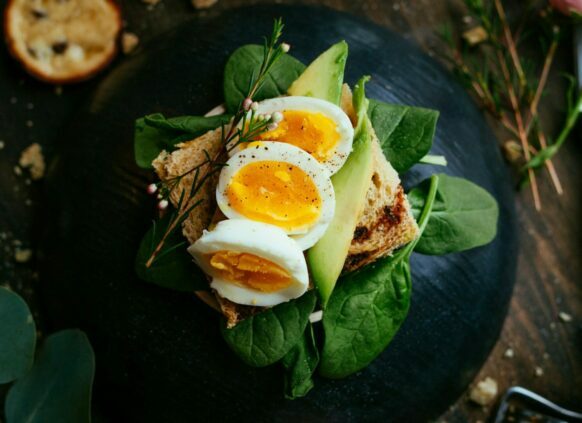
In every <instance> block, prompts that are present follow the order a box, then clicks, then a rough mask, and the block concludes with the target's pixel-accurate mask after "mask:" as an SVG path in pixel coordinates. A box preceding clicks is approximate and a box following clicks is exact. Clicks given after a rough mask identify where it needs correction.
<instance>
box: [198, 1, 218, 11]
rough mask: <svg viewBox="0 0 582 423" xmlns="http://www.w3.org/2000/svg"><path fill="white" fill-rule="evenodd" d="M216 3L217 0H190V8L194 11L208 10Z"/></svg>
mask: <svg viewBox="0 0 582 423" xmlns="http://www.w3.org/2000/svg"><path fill="white" fill-rule="evenodd" d="M216 3H218V0H192V6H194V8H195V9H198V10H200V9H208V8H209V7H212V6H214V5H215V4H216Z"/></svg>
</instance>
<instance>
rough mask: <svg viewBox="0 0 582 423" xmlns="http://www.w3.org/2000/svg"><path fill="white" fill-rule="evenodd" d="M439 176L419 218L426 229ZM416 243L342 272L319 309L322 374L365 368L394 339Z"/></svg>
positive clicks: (404, 306) (405, 306) (406, 295)
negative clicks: (357, 268) (324, 304)
mask: <svg viewBox="0 0 582 423" xmlns="http://www.w3.org/2000/svg"><path fill="white" fill-rule="evenodd" d="M437 186H438V177H436V176H433V177H432V178H431V187H430V191H429V195H428V197H427V202H426V206H425V207H424V209H423V212H422V216H421V217H420V219H419V225H420V230H421V232H422V231H423V230H424V228H425V227H426V223H427V221H428V217H429V215H430V210H431V207H432V202H433V201H434V198H435V195H436V189H437ZM414 245H415V242H411V243H410V244H408V245H407V246H405V247H404V248H402V249H401V250H399V251H398V252H397V253H396V254H394V255H393V256H392V257H386V258H384V259H381V260H378V261H377V262H375V263H373V264H371V265H368V266H366V267H364V268H362V269H361V270H359V271H357V272H354V273H349V274H347V275H345V276H343V277H342V278H341V279H340V280H339V282H338V286H337V287H336V289H335V291H334V292H333V294H332V296H331V298H330V300H329V302H328V304H327V308H326V309H325V311H324V313H323V329H324V331H325V341H324V345H323V351H322V357H321V366H320V373H321V375H322V376H325V377H328V378H333V379H339V378H342V377H346V376H348V375H350V374H352V373H354V372H357V371H358V370H360V369H362V368H364V367H366V366H367V365H368V364H369V363H370V362H371V361H372V360H374V359H375V358H376V357H377V356H378V355H379V354H380V353H381V352H382V351H383V350H384V349H385V348H386V346H387V345H388V344H389V343H390V341H391V340H392V339H393V338H394V335H395V334H396V332H397V331H398V329H400V326H401V325H402V322H403V321H404V319H405V318H406V315H407V314H408V308H409V307H410V294H411V277H410V265H409V258H410V254H411V253H412V250H413V249H414Z"/></svg>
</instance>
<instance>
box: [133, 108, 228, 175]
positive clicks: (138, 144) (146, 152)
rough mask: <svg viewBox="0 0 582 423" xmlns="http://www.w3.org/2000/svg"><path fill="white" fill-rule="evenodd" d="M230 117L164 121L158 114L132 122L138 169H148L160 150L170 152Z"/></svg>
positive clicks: (222, 123) (200, 117) (196, 117)
mask: <svg viewBox="0 0 582 423" xmlns="http://www.w3.org/2000/svg"><path fill="white" fill-rule="evenodd" d="M229 121H230V116H227V115H222V116H211V117H204V116H180V117H173V118H166V117H164V115H162V114H161V113H155V114H151V115H147V116H145V117H143V118H140V119H137V120H136V121H135V132H134V153H135V162H136V163H137V165H138V166H139V167H142V168H145V169H147V168H151V167H152V161H153V160H154V159H155V158H156V157H158V155H159V154H160V152H161V151H162V150H167V151H172V150H174V148H175V145H176V144H178V143H180V142H184V141H189V140H192V139H194V138H196V137H198V136H200V135H202V134H204V133H205V132H208V131H210V130H212V129H216V128H218V127H219V126H221V125H226V124H227V123H228V122H229Z"/></svg>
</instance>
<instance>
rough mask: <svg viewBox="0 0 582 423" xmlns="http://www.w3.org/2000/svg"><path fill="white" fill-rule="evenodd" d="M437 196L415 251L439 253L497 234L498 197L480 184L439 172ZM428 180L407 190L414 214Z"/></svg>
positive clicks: (487, 240) (467, 246) (481, 242)
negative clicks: (496, 199) (493, 195)
mask: <svg viewBox="0 0 582 423" xmlns="http://www.w3.org/2000/svg"><path fill="white" fill-rule="evenodd" d="M439 180H440V182H439V188H438V191H437V195H436V199H435V202H434V206H433V209H432V213H431V215H430V219H429V221H428V224H427V227H426V229H425V231H424V232H423V234H422V237H421V238H420V240H419V241H418V244H417V245H416V249H415V251H417V252H419V253H422V254H430V255H441V254H448V253H454V252H459V251H464V250H468V249H471V248H475V247H479V246H481V245H485V244H488V243H490V242H491V241H492V240H493V239H494V238H495V236H496V234H497V220H498V218H499V207H498V206H497V201H495V198H493V197H492V196H491V194H489V193H488V192H487V191H485V190H484V189H483V188H481V187H480V186H478V185H476V184H474V183H473V182H470V181H468V180H466V179H463V178H457V177H453V176H447V175H444V174H441V175H439ZM428 187H429V182H428V181H424V182H423V183H421V184H420V185H419V186H418V187H416V188H414V189H413V190H411V191H410V193H409V194H408V199H409V201H410V204H411V207H412V211H413V213H414V215H415V217H416V216H418V215H419V214H420V210H422V208H423V207H424V203H425V199H426V195H427V192H428Z"/></svg>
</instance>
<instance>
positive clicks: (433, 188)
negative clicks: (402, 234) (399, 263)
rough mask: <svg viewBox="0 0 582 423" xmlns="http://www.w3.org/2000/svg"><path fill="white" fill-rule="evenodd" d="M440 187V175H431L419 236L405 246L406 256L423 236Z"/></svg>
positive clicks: (419, 220) (420, 218) (420, 219)
mask: <svg viewBox="0 0 582 423" xmlns="http://www.w3.org/2000/svg"><path fill="white" fill-rule="evenodd" d="M438 187H439V177H438V175H432V176H431V177H430V187H429V189H428V194H427V196H426V200H425V202H424V207H423V209H422V212H421V213H420V217H419V218H418V220H417V222H418V229H419V230H418V237H417V238H416V239H415V240H414V241H412V242H411V243H409V244H408V245H407V246H406V247H404V248H403V250H402V252H403V254H404V255H406V256H410V254H412V251H413V250H414V248H415V247H416V244H418V241H419V240H420V238H421V237H422V233H423V232H424V230H425V229H426V225H427V224H428V220H429V218H430V214H431V212H432V207H433V205H434V200H435V198H436V194H437V190H438Z"/></svg>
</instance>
